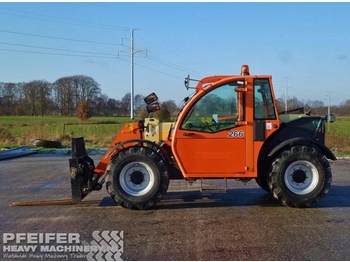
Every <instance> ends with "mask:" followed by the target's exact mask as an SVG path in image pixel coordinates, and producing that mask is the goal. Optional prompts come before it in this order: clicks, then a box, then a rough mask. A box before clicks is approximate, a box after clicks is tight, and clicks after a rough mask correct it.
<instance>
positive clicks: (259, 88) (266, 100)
mask: <svg viewBox="0 0 350 262" xmlns="http://www.w3.org/2000/svg"><path fill="white" fill-rule="evenodd" d="M254 118H255V119H276V114H275V108H274V104H273V100H272V95H271V87H270V82H269V79H255V80H254Z"/></svg>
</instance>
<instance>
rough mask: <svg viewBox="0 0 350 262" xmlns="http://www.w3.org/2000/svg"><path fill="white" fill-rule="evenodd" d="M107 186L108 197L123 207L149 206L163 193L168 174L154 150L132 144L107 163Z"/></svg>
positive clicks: (137, 207)
mask: <svg viewBox="0 0 350 262" xmlns="http://www.w3.org/2000/svg"><path fill="white" fill-rule="evenodd" d="M106 185H107V191H108V192H109V193H110V195H111V197H112V198H113V199H114V200H115V201H116V202H117V203H118V204H119V205H121V206H122V207H125V208H130V209H148V208H150V207H152V206H153V205H155V204H156V203H158V202H159V201H160V200H161V199H162V198H163V196H164V195H165V194H166V192H167V190H168V186H169V177H168V172H167V169H166V166H165V164H164V162H163V159H162V158H161V156H160V155H159V154H158V153H157V152H155V151H154V150H152V149H149V148H144V147H131V148H128V149H126V150H124V151H121V152H120V153H119V154H118V155H117V156H116V157H115V158H114V159H113V160H111V162H110V163H109V164H108V166H107V171H106Z"/></svg>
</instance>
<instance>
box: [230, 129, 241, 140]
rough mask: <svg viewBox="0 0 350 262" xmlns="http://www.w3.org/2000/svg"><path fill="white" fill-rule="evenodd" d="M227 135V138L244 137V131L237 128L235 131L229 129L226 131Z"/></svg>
mask: <svg viewBox="0 0 350 262" xmlns="http://www.w3.org/2000/svg"><path fill="white" fill-rule="evenodd" d="M228 137H229V138H241V137H244V131H242V130H237V131H233V130H230V131H228Z"/></svg>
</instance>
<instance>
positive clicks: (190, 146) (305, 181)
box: [69, 65, 336, 209]
mask: <svg viewBox="0 0 350 262" xmlns="http://www.w3.org/2000/svg"><path fill="white" fill-rule="evenodd" d="M190 81H193V79H190V78H189V77H187V78H186V79H185V86H186V87H187V89H188V88H190ZM145 102H146V104H147V110H148V113H150V115H149V117H148V118H145V119H144V120H139V121H136V122H133V123H127V124H125V125H124V126H123V128H122V130H121V131H120V132H119V134H118V135H117V136H116V137H115V139H114V140H113V142H112V143H111V145H110V147H109V148H108V150H107V151H106V152H105V154H104V156H103V157H102V159H101V161H100V162H99V163H98V165H97V166H95V164H94V161H93V160H92V159H91V158H90V157H89V156H88V155H87V154H86V151H85V145H84V139H83V138H73V139H72V159H70V161H69V165H70V175H71V187H72V196H73V202H78V201H80V200H81V199H83V198H84V197H85V196H86V195H87V194H88V193H90V192H91V191H92V190H99V189H101V187H102V184H103V183H104V182H105V183H106V186H107V191H108V192H109V194H110V195H111V197H112V198H113V199H114V200H115V201H116V202H117V203H118V204H119V205H120V206H122V207H126V208H130V209H148V208H151V207H152V206H153V205H155V204H156V203H157V202H159V201H160V200H161V199H162V198H163V196H164V195H165V194H166V192H167V189H168V186H169V180H170V179H186V180H187V181H189V182H193V181H195V180H198V179H225V181H226V179H238V180H242V181H248V180H251V179H255V180H256V182H257V183H258V185H259V186H260V187H261V188H262V189H264V190H266V191H268V192H271V194H272V195H273V196H274V197H275V198H276V199H277V200H279V201H280V202H281V203H282V204H284V205H288V206H292V207H310V206H311V205H313V204H314V203H316V202H319V201H320V200H321V199H322V197H323V196H325V195H326V194H327V192H328V190H329V187H330V184H331V181H332V173H331V168H330V165H329V163H328V160H327V159H331V160H336V157H335V156H334V154H333V153H332V152H331V151H330V150H329V149H328V148H327V147H326V146H325V122H326V121H328V120H331V121H334V118H333V116H326V117H318V116H310V113H307V114H305V113H304V112H303V113H302V114H290V113H288V112H284V114H279V113H278V112H277V105H276V99H275V96H274V91H273V86H272V77H271V76H270V75H250V73H249V67H248V66H247V65H243V66H242V68H241V74H240V75H222V76H209V77H205V78H203V79H202V80H200V81H198V83H197V85H196V87H195V92H194V94H193V95H192V96H191V97H187V98H185V99H184V101H183V106H182V108H181V110H180V112H179V114H178V116H177V119H176V121H174V122H171V123H160V122H159V121H158V120H157V119H156V118H152V117H150V116H151V113H152V112H155V111H157V110H159V109H160V106H159V103H158V98H157V96H156V95H155V94H154V93H152V94H151V95H149V96H147V97H146V98H145Z"/></svg>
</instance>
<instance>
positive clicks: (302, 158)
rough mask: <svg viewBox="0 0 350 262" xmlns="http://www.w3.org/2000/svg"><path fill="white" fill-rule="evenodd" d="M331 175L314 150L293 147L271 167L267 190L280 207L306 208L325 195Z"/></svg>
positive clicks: (322, 157)
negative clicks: (279, 203)
mask: <svg viewBox="0 0 350 262" xmlns="http://www.w3.org/2000/svg"><path fill="white" fill-rule="evenodd" d="M331 182H332V173H331V168H330V166H329V163H328V161H327V159H326V157H325V156H323V155H321V154H320V153H319V152H318V151H317V150H316V149H315V148H313V147H308V146H295V147H292V148H290V149H288V150H286V151H284V152H282V153H281V154H280V155H279V156H278V157H277V158H276V159H275V161H274V162H273V163H272V171H271V172H270V175H269V182H268V184H269V188H270V191H271V193H272V195H273V196H274V197H275V198H276V199H278V200H279V201H280V202H281V203H282V204H284V205H288V206H292V207H310V206H312V205H313V204H314V203H317V202H320V201H321V199H322V198H323V197H324V196H325V195H326V194H327V193H328V190H329V187H330V185H331Z"/></svg>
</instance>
